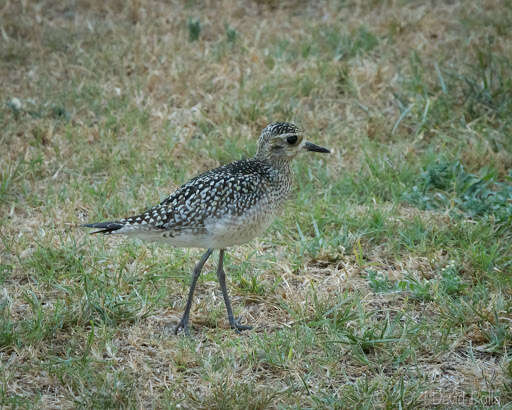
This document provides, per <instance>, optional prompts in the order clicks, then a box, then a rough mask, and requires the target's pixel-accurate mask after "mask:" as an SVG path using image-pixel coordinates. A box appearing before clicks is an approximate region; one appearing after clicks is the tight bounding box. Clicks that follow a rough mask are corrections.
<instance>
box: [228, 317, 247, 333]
mask: <svg viewBox="0 0 512 410" xmlns="http://www.w3.org/2000/svg"><path fill="white" fill-rule="evenodd" d="M231 329H234V330H235V332H236V333H242V330H251V329H252V326H249V325H241V324H240V322H239V321H238V320H233V323H231Z"/></svg>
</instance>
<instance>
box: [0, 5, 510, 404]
mask: <svg viewBox="0 0 512 410" xmlns="http://www.w3.org/2000/svg"><path fill="white" fill-rule="evenodd" d="M511 16H512V10H511V5H510V2H506V1H498V0H495V1H493V0H485V1H467V2H465V1H450V2H438V1H413V2H402V1H398V0H396V1H395V0H388V1H348V2H335V1H332V2H331V1H322V2H305V1H286V2H278V1H235V0H225V1H221V2H214V1H204V2H194V1H191V2H178V1H174V2H159V1H140V0H133V1H131V2H123V1H117V0H116V1H107V2H106V1H103V2H100V1H97V0H77V1H75V2H57V1H49V0H48V1H43V2H28V1H21V2H17V1H9V0H7V1H4V2H3V3H1V4H0V36H1V39H0V103H1V104H2V107H1V109H0V123H1V126H2V133H1V136H0V150H1V154H0V155H1V156H0V168H1V172H2V173H1V175H2V181H1V184H2V185H1V190H0V193H1V196H0V220H1V224H2V228H1V230H2V232H1V235H0V239H1V242H0V243H1V245H0V266H1V267H2V271H0V313H1V314H2V315H1V316H0V320H2V322H1V323H2V324H1V327H0V335H1V338H0V369H1V370H0V373H1V374H2V375H1V376H0V403H2V405H5V406H6V407H9V406H11V407H16V406H21V407H33V406H36V407H42V408H56V407H59V408H74V407H77V406H84V407H93V408H100V407H130V408H131V407H135V408H164V407H174V406H176V407H178V406H182V407H185V408H237V407H240V408H246V407H248V408H265V407H270V408H277V407H319V408H328V407H332V408H342V407H358V406H364V405H366V406H367V407H382V408H384V407H387V408H394V407H397V406H399V405H400V406H402V407H415V406H419V407H430V406H435V405H439V404H442V405H454V406H457V405H466V404H468V405H478V404H481V405H486V404H492V405H495V404H496V405H497V404H499V405H505V404H510V400H511V398H512V393H511V391H512V390H511V387H510V386H511V385H510V383H511V379H510V377H511V374H512V372H511V364H510V363H511V362H510V354H509V349H510V347H511V341H512V337H511V334H510V321H511V320H512V316H511V304H510V297H511V296H512V295H511V287H510V280H509V279H507V274H509V273H510V262H507V257H508V256H509V255H510V250H509V249H508V250H507V246H506V244H507V243H510V242H509V241H510V238H511V234H510V229H509V226H507V225H506V224H507V223H509V222H510V221H509V220H508V222H507V221H505V222H504V223H503V224H501V225H500V223H499V222H496V221H495V219H493V218H494V217H490V219H488V220H484V219H478V218H471V217H467V216H464V217H463V218H462V219H461V218H458V219H457V218H455V217H453V214H452V213H451V210H453V207H454V206H455V205H453V204H452V208H450V207H447V208H446V209H444V210H440V209H431V210H423V209H420V207H416V206H415V205H411V204H410V203H407V202H406V201H404V200H402V199H400V198H402V197H401V196H400V195H399V194H398V193H397V192H402V193H404V192H405V193H407V192H409V188H410V187H412V185H413V184H414V183H415V182H414V181H415V180H416V179H417V175H419V174H420V173H421V172H422V169H423V168H425V167H426V166H427V165H428V164H429V163H430V162H429V161H430V160H429V158H432V157H439V158H448V159H450V160H455V159H459V160H460V161H461V162H462V163H463V164H464V166H465V169H467V170H469V171H471V172H475V173H477V172H479V171H480V170H481V169H482V168H483V167H485V166H490V167H491V168H492V169H494V170H495V173H496V178H497V180H499V181H505V180H506V178H507V177H506V176H507V173H508V172H510V168H511V166H512V154H511V149H512V148H511V147H512V145H511V142H510V131H511V127H510V120H509V119H508V120H507V115H508V114H507V111H506V109H507V108H506V107H510V96H509V97H508V99H507V98H506V96H505V97H500V96H501V94H499V93H498V92H496V90H494V91H495V94H494V98H495V99H498V97H499V98H503V101H504V102H503V103H502V105H499V104H498V103H496V104H495V105H493V104H494V102H493V101H494V100H493V101H491V103H489V104H487V102H485V101H484V102H482V101H481V100H478V99H477V97H475V96H472V95H471V94H470V93H469V91H467V88H465V87H466V86H465V84H467V83H468V81H469V80H470V79H472V78H473V77H471V76H474V75H476V74H475V72H476V71H475V69H474V67H475V66H477V65H478V61H479V59H482V58H484V57H485V56H487V54H486V53H489V55H491V54H492V55H493V56H495V60H492V62H491V61H490V60H485V58H487V57H485V58H484V62H483V63H482V64H484V65H485V64H487V69H489V70H490V68H489V67H491V66H492V64H494V63H495V62H496V61H502V60H504V61H505V60H506V59H507V58H508V59H509V61H510V56H511V55H512V38H511V35H510V34H509V31H510V30H509V29H508V25H509V21H510V18H511ZM194 19H199V21H200V27H201V31H200V34H199V39H198V40H197V41H189V37H190V35H191V33H190V29H189V28H188V27H189V26H188V25H187V24H188V22H189V21H192V20H194ZM230 30H231V31H230ZM233 33H234V34H233ZM230 36H231V37H230ZM482 55H484V57H482ZM500 59H502V60H500ZM496 64H497V63H496ZM439 67H440V68H439ZM492 67H494V66H492ZM492 67H491V68H492ZM499 67H502V71H499V73H501V74H500V75H502V77H500V78H502V79H504V81H506V80H507V76H508V78H510V76H509V74H510V68H507V65H506V64H504V65H501V66H499ZM503 67H505V68H503ZM507 70H508V71H507ZM486 72H487V71H486ZM457 76H459V77H457ZM441 81H445V82H446V84H447V87H448V91H446V90H444V91H443V89H442V86H441V85H440V83H441ZM505 86H506V87H509V86H510V82H508V83H506V84H505V85H504V87H505ZM478 97H479V98H480V96H478ZM471 98H475V101H476V102H475V103H474V105H473V106H472V108H471V110H470V109H469V108H468V105H467V104H468V103H467V101H468V100H470V99H471ZM426 101H429V102H428V104H431V105H429V106H428V107H430V111H428V115H426V114H424V113H425V112H427V110H426V107H427V106H426V104H427V102H426ZM507 101H508V102H507ZM401 104H402V106H401ZM507 104H508V105H507ZM498 105H499V106H498ZM408 106H410V107H411V108H410V115H406V116H404V118H403V119H400V116H401V114H402V113H403V112H404V110H405V109H406V108H407V107H408ZM503 107H505V108H503ZM508 109H509V108H508ZM508 118H510V117H508ZM422 119H426V121H427V122H425V125H424V126H423V127H420V126H419V125H421V122H422ZM274 120H294V121H297V122H299V123H300V124H301V126H302V127H303V128H304V129H306V130H309V131H310V132H311V133H312V139H314V140H315V141H318V142H319V143H321V144H322V145H326V146H329V147H332V148H334V151H335V152H334V154H333V155H331V157H330V158H329V159H328V160H326V161H324V162H321V163H320V162H314V161H316V160H307V161H308V162H306V160H300V163H299V164H298V165H297V171H298V174H299V175H298V180H299V184H300V188H301V190H300V191H299V194H298V197H297V201H296V203H293V204H290V207H289V209H288V210H287V212H286V213H285V215H284V217H283V218H282V219H280V220H279V221H278V222H277V224H278V225H277V226H276V227H274V228H273V229H271V231H269V232H268V233H267V235H266V237H265V238H260V239H258V240H256V241H254V242H253V243H251V244H250V245H247V246H242V247H239V248H237V249H233V250H230V262H229V263H228V268H227V269H229V270H231V273H232V279H231V283H230V291H231V293H232V295H233V298H232V299H233V304H234V306H235V307H236V313H237V315H240V316H242V317H243V318H244V320H246V321H250V322H251V323H252V324H254V326H255V329H254V330H253V331H252V332H250V333H244V334H242V335H240V336H235V335H234V334H233V333H232V332H231V331H230V330H229V329H228V328H227V325H226V321H225V317H224V307H223V304H222V297H221V295H220V293H219V291H218V285H217V283H216V282H215V280H214V277H213V276H212V275H211V274H209V276H206V278H205V279H204V280H202V281H200V283H199V284H198V288H197V291H196V298H195V301H194V312H193V315H192V326H193V329H194V332H193V339H187V338H184V337H175V336H174V335H173V334H172V331H170V329H171V328H172V326H174V325H175V324H176V323H177V322H178V320H179V317H180V314H181V312H182V309H183V306H184V302H185V297H186V289H187V284H188V278H189V271H190V269H191V266H192V264H193V261H194V260H195V259H197V258H198V255H199V251H195V250H192V251H181V250H171V249H167V248H164V247H162V248H160V247H153V246H145V245H141V244H134V243H127V242H126V241H123V240H114V239H113V240H109V241H103V240H101V239H98V238H93V239H91V238H89V237H87V236H86V234H85V233H84V232H81V231H79V230H77V229H75V228H76V226H77V225H78V224H80V223H83V222H85V221H91V220H96V219H100V218H110V217H114V218H115V217H118V216H119V215H121V214H124V213H126V212H131V211H136V210H140V209H141V208H143V207H145V206H149V205H152V204H153V203H155V202H156V201H158V200H159V199H160V198H162V197H163V196H165V195H166V194H168V193H169V192H170V191H171V190H173V189H174V188H176V187H177V186H179V185H180V184H181V183H182V182H184V181H185V180H186V179H187V178H189V177H192V176H194V175H196V174H197V173H199V172H201V171H203V170H205V169H208V168H212V167H215V166H217V165H219V164H221V163H225V162H228V161H230V160H232V159H236V158H239V157H240V156H241V155H250V154H252V153H253V152H254V148H255V137H256V135H257V134H258V132H259V131H260V129H261V128H262V127H263V126H264V125H266V124H267V123H268V122H270V121H274ZM431 162H432V161H431ZM307 167H310V168H309V169H308V168H307ZM299 171H300V172H299ZM415 178H416V179H415ZM300 192H306V193H307V196H306V195H301V194H300ZM316 223H318V224H319V225H320V227H321V233H318V234H316V233H315V230H314V227H313V224H316ZM297 226H299V227H300V229H301V232H303V235H304V238H301V235H299V234H298V229H297ZM415 226H417V227H418V228H417V229H416V230H415V229H414V227H415ZM340 238H345V239H343V240H342V239H340ZM479 246H480V247H479ZM493 246H495V247H496V250H495V251H493V250H492V249H493ZM493 252H494V253H493ZM452 260H455V265H456V267H457V268H456V271H454V272H456V273H455V275H458V276H457V277H460V278H461V281H462V282H463V286H462V285H461V286H460V287H459V288H457V289H456V290H446V289H448V288H447V286H448V285H446V284H445V282H443V280H445V279H443V278H444V276H443V273H442V272H444V271H443V270H442V269H443V268H445V269H446V268H447V267H448V269H452V268H450V266H452V265H450V263H451V262H450V261H452ZM486 261H490V262H489V263H490V264H487V262H486ZM212 263H213V262H212ZM207 268H208V270H212V269H213V265H212V264H209V265H207ZM453 269H455V268H453ZM371 271H375V272H377V273H378V274H379V275H381V276H377V279H376V281H375V282H372V281H371V280H370V279H369V277H370V276H369V275H370V273H369V272H371ZM228 272H229V271H228ZM450 272H451V271H450ZM379 278H386V279H387V281H385V280H381V279H379ZM414 281H417V282H414ZM411 283H413V285H411ZM414 283H417V284H418V285H417V287H414V286H416V285H414ZM400 284H402V285H403V286H405V288H400V289H399V288H397V287H396V286H399V285H400ZM388 285H389V286H395V288H392V289H391V288H390V289H388V288H386V286H388ZM379 286H383V287H384V289H386V290H385V291H382V289H380V288H379ZM407 286H408V287H407ZM422 286H423V287H422ZM443 286H444V287H443ZM453 286H459V285H453ZM449 289H451V288H449ZM443 292H448V293H443ZM449 292H452V293H449ZM474 295H483V296H481V300H478V298H479V296H474ZM365 332H366V333H365ZM500 332H501V333H500ZM493 335H497V336H496V340H498V342H496V343H497V344H496V345H493V341H496V340H495V339H493V337H494V336H493ZM351 338H352V339H351ZM440 397H441V398H442V399H440ZM440 400H441V401H440Z"/></svg>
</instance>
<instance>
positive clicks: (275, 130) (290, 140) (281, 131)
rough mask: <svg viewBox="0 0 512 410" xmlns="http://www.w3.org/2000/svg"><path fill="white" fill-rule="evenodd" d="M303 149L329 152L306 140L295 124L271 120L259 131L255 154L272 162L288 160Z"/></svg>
mask: <svg viewBox="0 0 512 410" xmlns="http://www.w3.org/2000/svg"><path fill="white" fill-rule="evenodd" d="M304 150H305V151H312V152H323V153H329V152H330V151H329V150H328V149H327V148H324V147H320V146H318V145H315V144H313V143H311V142H308V141H306V140H305V138H304V135H303V133H302V131H301V130H300V129H299V128H298V127H297V126H296V125H295V124H292V123H290V122H273V123H272V124H269V125H267V126H266V127H265V128H264V129H263V131H262V132H261V135H260V138H259V142H258V154H257V156H259V157H264V158H267V159H269V160H271V161H272V162H282V161H284V162H288V161H290V160H291V159H293V158H295V156H296V155H297V154H298V153H299V152H301V151H304Z"/></svg>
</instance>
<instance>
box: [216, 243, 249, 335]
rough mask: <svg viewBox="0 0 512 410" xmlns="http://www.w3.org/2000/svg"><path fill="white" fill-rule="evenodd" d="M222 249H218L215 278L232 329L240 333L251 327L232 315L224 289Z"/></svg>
mask: <svg viewBox="0 0 512 410" xmlns="http://www.w3.org/2000/svg"><path fill="white" fill-rule="evenodd" d="M223 265H224V249H221V250H220V253H219V266H218V268H217V278H218V279H219V283H220V288H221V289H222V296H224V303H225V304H226V310H227V311H228V320H229V324H230V325H231V328H232V329H235V332H237V333H240V331H241V330H249V329H252V326H245V325H241V324H239V323H238V321H236V320H235V318H234V317H233V309H231V302H230V301H229V296H228V290H227V289H226V274H225V273H224V268H223Z"/></svg>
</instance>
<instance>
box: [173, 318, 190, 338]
mask: <svg viewBox="0 0 512 410" xmlns="http://www.w3.org/2000/svg"><path fill="white" fill-rule="evenodd" d="M180 330H181V331H183V334H184V335H185V336H190V330H189V327H188V320H185V318H182V319H181V320H180V323H178V324H177V325H176V327H175V328H174V334H175V335H177V334H178V333H179V332H180Z"/></svg>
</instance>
